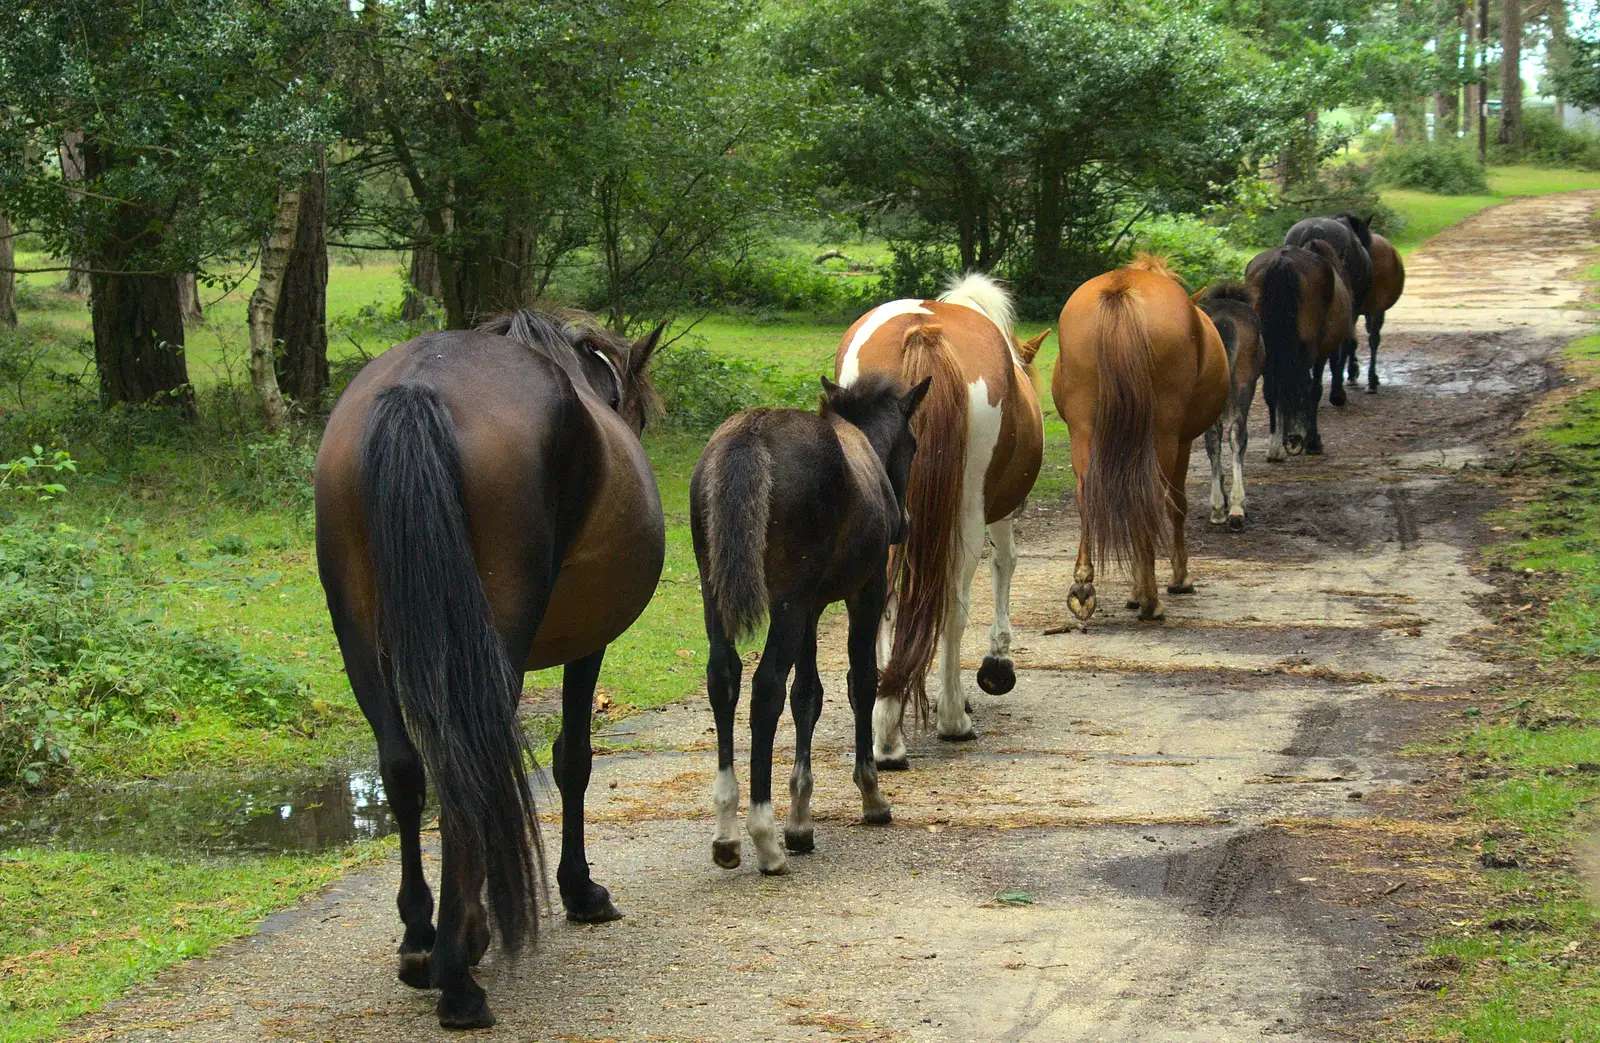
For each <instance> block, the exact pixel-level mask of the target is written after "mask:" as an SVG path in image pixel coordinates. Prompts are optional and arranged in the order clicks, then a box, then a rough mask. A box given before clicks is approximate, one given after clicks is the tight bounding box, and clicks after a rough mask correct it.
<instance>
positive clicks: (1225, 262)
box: [1133, 216, 1250, 290]
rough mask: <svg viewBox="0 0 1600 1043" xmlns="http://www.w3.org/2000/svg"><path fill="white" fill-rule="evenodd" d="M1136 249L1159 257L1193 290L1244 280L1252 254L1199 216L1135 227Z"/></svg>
mask: <svg viewBox="0 0 1600 1043" xmlns="http://www.w3.org/2000/svg"><path fill="white" fill-rule="evenodd" d="M1133 248H1134V250H1136V251H1143V252H1146V253H1153V254H1159V255H1161V256H1162V257H1165V258H1166V259H1167V263H1168V264H1169V265H1171V267H1172V269H1173V270H1174V271H1176V272H1177V273H1178V274H1179V275H1181V276H1183V278H1184V280H1185V281H1187V282H1188V284H1189V288H1190V289H1193V290H1198V289H1200V288H1201V287H1202V286H1206V285H1208V284H1210V283H1213V282H1217V281H1219V280H1222V279H1242V278H1244V266H1245V265H1246V264H1247V263H1248V262H1249V260H1250V254H1249V252H1248V251H1246V250H1241V249H1239V248H1238V247H1236V246H1234V245H1233V244H1232V243H1230V242H1229V241H1228V237H1227V235H1226V233H1224V232H1223V230H1222V229H1220V228H1216V227H1214V226H1212V225H1208V224H1206V223H1205V222H1204V221H1201V220H1200V219H1199V218H1195V217H1181V216H1179V217H1158V218H1153V219H1151V220H1148V221H1141V222H1140V223H1139V224H1138V225H1135V226H1134V230H1133Z"/></svg>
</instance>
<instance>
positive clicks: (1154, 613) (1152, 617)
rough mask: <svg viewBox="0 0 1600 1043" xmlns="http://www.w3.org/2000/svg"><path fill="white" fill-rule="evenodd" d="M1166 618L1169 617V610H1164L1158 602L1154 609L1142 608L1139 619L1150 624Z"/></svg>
mask: <svg viewBox="0 0 1600 1043" xmlns="http://www.w3.org/2000/svg"><path fill="white" fill-rule="evenodd" d="M1166 616H1167V610H1166V609H1164V608H1162V607H1161V604H1160V603H1159V602H1157V603H1156V605H1155V606H1154V607H1152V608H1148V609H1146V608H1141V609H1140V610H1139V618H1140V619H1142V620H1144V621H1145V622H1147V623H1148V622H1154V621H1156V620H1158V619H1165V618H1166Z"/></svg>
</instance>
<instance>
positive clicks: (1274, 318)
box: [1260, 253, 1331, 433]
mask: <svg viewBox="0 0 1600 1043" xmlns="http://www.w3.org/2000/svg"><path fill="white" fill-rule="evenodd" d="M1330 285H1331V281H1330ZM1260 308H1261V340H1262V342H1263V344H1264V345H1265V346H1266V354H1267V358H1266V365H1265V367H1264V368H1263V370H1262V377H1263V378H1264V380H1263V388H1262V390H1263V391H1264V393H1265V394H1266V396H1267V398H1268V400H1269V401H1272V402H1274V403H1275V404H1276V406H1277V414H1278V423H1279V424H1280V425H1285V426H1284V427H1283V430H1284V431H1285V433H1287V430H1288V428H1287V426H1286V425H1287V423H1288V418H1289V417H1297V416H1299V415H1301V414H1302V413H1303V412H1304V411H1305V409H1306V406H1307V399H1308V398H1309V397H1310V393H1311V380H1310V377H1309V376H1308V374H1307V370H1306V351H1305V345H1303V344H1301V343H1300V275H1299V273H1298V272H1296V271H1295V265H1294V261H1293V260H1292V259H1291V258H1290V257H1288V256H1287V255H1286V254H1283V253H1280V254H1279V255H1278V256H1277V257H1274V258H1273V259H1272V262H1271V263H1270V264H1268V265H1267V270H1266V272H1265V273H1264V274H1263V277H1262V280H1261V305H1260Z"/></svg>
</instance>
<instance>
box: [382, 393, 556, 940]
mask: <svg viewBox="0 0 1600 1043" xmlns="http://www.w3.org/2000/svg"><path fill="white" fill-rule="evenodd" d="M361 485H362V494H363V497H364V500H365V506H366V515H367V531H368V535H369V538H370V539H371V547H372V564H373V572H374V577H375V582H376V588H377V606H378V607H377V615H378V641H379V648H380V650H381V653H382V655H383V656H384V658H385V659H387V660H388V665H389V668H390V669H389V673H390V677H391V678H392V681H393V685H394V691H395V694H396V696H397V697H398V699H399V702H400V707H401V709H402V711H403V712H404V714H405V720H406V724H407V725H408V727H409V729H410V731H411V734H412V735H413V736H414V737H415V738H416V739H417V742H418V745H419V746H420V747H421V750H422V757H423V761H424V763H425V764H426V765H427V768H428V774H430V775H432V776H433V788H434V792H436V793H437V794H438V795H439V809H440V822H441V824H442V826H443V828H444V830H445V833H446V836H447V838H448V840H449V841H451V842H459V843H462V844H465V845H467V848H468V850H470V851H473V852H474V853H476V855H477V856H478V857H480V858H482V859H483V866H484V870H485V874H486V881H487V884H488V896H489V908H490V910H491V911H492V913H493V916H494V919H495V925H496V927H497V928H498V929H499V933H500V942H501V944H502V945H503V946H505V948H506V949H508V950H515V949H516V948H518V947H519V946H520V945H521V944H522V941H523V938H524V936H525V935H526V934H528V933H529V932H530V931H534V930H537V924H536V917H535V915H534V914H535V912H536V910H535V908H534V894H533V883H534V879H535V865H534V852H535V851H536V850H537V849H538V845H539V834H538V821H537V819H536V818H535V816H534V806H533V793H532V791H531V790H530V789H529V788H528V779H527V775H526V771H525V768H524V766H523V756H524V754H525V753H526V752H527V742H526V739H525V738H524V737H523V733H522V728H521V726H520V725H519V724H518V722H517V697H518V695H519V694H520V692H521V690H522V676H521V673H520V671H518V670H517V669H516V667H515V665H514V664H513V663H512V662H511V660H510V658H509V656H508V655H507V654H506V648H505V645H504V643H503V642H502V641H501V640H500V635H499V633H498V632H497V631H496V630H495V627H494V621H493V619H492V617H491V613H490V608H489V599H488V597H487V595H486V594H485V593H484V589H483V583H482V581H481V580H480V579H479V576H478V570H477V565H476V562H475V561H474V560H473V556H472V544H471V542H470V539H469V537H468V532H467V517H466V509H465V506H464V504H463V502H462V464H461V450H460V447H459V445H458V443H457V441H456V431H455V424H454V423H453V422H452V420H451V417H450V411H449V410H448V409H447V408H446V407H445V404H444V402H443V401H442V400H441V399H440V397H439V393H438V391H437V390H435V389H434V388H431V387H428V386H426V385H423V384H397V385H395V386H393V387H389V388H385V389H384V390H383V391H381V392H379V393H378V396H377V401H376V403H375V405H374V406H373V410H372V415H371V417H370V418H369V419H368V421H367V428H366V432H365V434H364V435H363V437H362V442H361Z"/></svg>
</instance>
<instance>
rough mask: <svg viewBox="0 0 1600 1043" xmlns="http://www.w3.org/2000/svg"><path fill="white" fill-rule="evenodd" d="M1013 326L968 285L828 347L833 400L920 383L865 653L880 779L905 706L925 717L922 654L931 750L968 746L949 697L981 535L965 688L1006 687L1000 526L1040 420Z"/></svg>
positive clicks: (1006, 566) (1004, 541) (896, 750)
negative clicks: (868, 384) (988, 604)
mask: <svg viewBox="0 0 1600 1043" xmlns="http://www.w3.org/2000/svg"><path fill="white" fill-rule="evenodd" d="M1014 326H1015V324H1014V321H1013V312H1012V304H1011V297H1010V295H1009V294H1007V293H1006V291H1005V290H1004V289H1003V288H1001V286H1000V285H999V284H998V283H996V282H995V281H994V280H993V279H990V278H989V277H988V276H986V275H980V274H976V273H973V274H969V275H966V276H963V277H961V278H960V279H957V280H956V281H955V282H954V283H953V284H952V285H951V287H950V289H949V290H947V291H946V292H945V293H944V294H943V295H942V296H941V297H940V298H939V299H938V300H936V301H928V300H900V301H890V302H889V303H887V304H880V305H879V306H878V307H876V308H874V309H872V310H871V311H869V312H867V313H866V314H865V315H863V316H862V317H861V318H859V319H857V320H856V322H855V325H853V326H851V327H850V329H849V330H847V331H846V332H845V335H844V338H843V339H842V340H841V341H840V342H839V350H838V354H837V355H836V357H835V366H836V369H837V379H838V381H839V383H840V384H842V385H845V386H847V387H848V386H849V385H851V384H853V383H855V381H856V380H858V379H859V378H860V377H861V376H862V375H863V374H866V373H887V374H891V375H895V376H898V377H900V378H901V379H902V380H904V381H905V382H906V383H907V384H915V383H917V382H919V381H921V380H922V379H923V378H924V377H930V376H931V377H932V378H933V387H932V389H931V390H930V391H929V392H928V398H927V401H926V402H925V403H924V404H923V406H922V408H921V409H920V410H919V411H918V413H917V419H916V432H917V441H918V443H919V444H920V445H921V446H922V451H921V452H920V453H919V454H918V455H917V459H916V462H915V463H914V464H913V465H912V468H911V484H910V486H909V487H908V488H907V491H906V509H907V512H908V513H909V515H910V518H911V533H910V536H909V537H908V538H907V540H906V544H905V546H904V547H903V548H900V549H898V550H897V551H896V552H895V553H896V555H897V556H902V557H903V558H904V563H903V567H901V568H899V569H898V570H897V574H898V576H899V582H898V585H897V586H896V588H895V589H893V590H891V591H890V594H889V617H888V618H887V619H886V621H885V624H884V627H883V631H882V644H881V645H880V647H879V650H878V658H879V661H880V662H882V663H883V664H884V666H883V676H882V679H881V682H880V684H879V687H878V706H877V710H876V711H875V712H874V716H873V734H874V737H875V742H876V746H875V756H876V757H877V761H878V767H879V768H882V769H885V770H899V769H903V768H905V767H906V766H907V763H908V762H907V760H906V747H905V735H904V717H905V701H906V699H907V697H910V698H911V699H912V700H913V701H914V702H915V704H916V705H917V706H918V707H919V708H920V707H922V706H924V705H925V704H926V701H927V688H926V681H925V675H926V674H927V672H928V668H929V667H930V666H931V665H932V663H933V658H934V654H935V652H936V651H937V653H938V656H939V702H938V711H937V718H936V719H937V724H938V730H939V738H941V739H945V740H947V741H950V742H960V741H964V740H967V739H972V738H974V737H975V736H976V732H975V731H974V730H973V727H972V715H971V713H970V712H969V711H968V707H967V699H966V696H965V694H964V693H963V691H962V688H961V636H962V634H963V633H965V632H966V627H967V616H968V612H969V609H970V605H971V599H972V578H973V574H974V573H976V572H977V570H978V562H979V561H980V560H981V559H982V557H983V543H984V529H985V527H987V528H988V533H989V539H990V540H991V541H992V542H993V544H994V554H993V555H992V556H991V557H990V559H989V568H990V572H991V575H992V578H993V582H994V623H993V625H992V626H990V628H989V654H988V655H986V656H984V658H983V662H982V664H981V665H980V666H979V667H978V686H979V687H980V688H982V689H983V690H984V691H986V692H988V693H990V694H991V695H1002V694H1004V693H1006V692H1009V691H1011V689H1012V687H1013V686H1015V684H1016V672H1015V670H1014V668H1013V667H1012V663H1011V576H1012V573H1013V572H1014V571H1015V570H1016V566H1017V549H1016V542H1015V540H1014V538H1013V521H1014V519H1015V516H1016V514H1017V512H1018V511H1020V510H1021V509H1022V504H1023V502H1024V501H1025V500H1026V499H1027V498H1028V493H1029V492H1030V491H1031V490H1032V489H1033V483H1034V480H1035V479H1036V478H1038V477H1039V467H1040V465H1041V463H1042V462H1043V456H1044V414H1043V413H1042V412H1041V411H1040V409H1039V394H1038V389H1037V387H1036V385H1035V381H1036V379H1037V373H1036V371H1035V370H1034V367H1033V359H1034V356H1035V355H1036V354H1037V353H1038V351H1039V345H1040V344H1042V343H1043V342H1044V337H1045V334H1044V333H1041V334H1040V335H1039V336H1037V337H1035V338H1034V339H1033V340H1031V341H1028V342H1027V343H1020V342H1018V340H1017V339H1016V335H1015V333H1014V332H1013V330H1014ZM1046 332H1048V331H1046ZM941 642H942V647H941Z"/></svg>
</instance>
